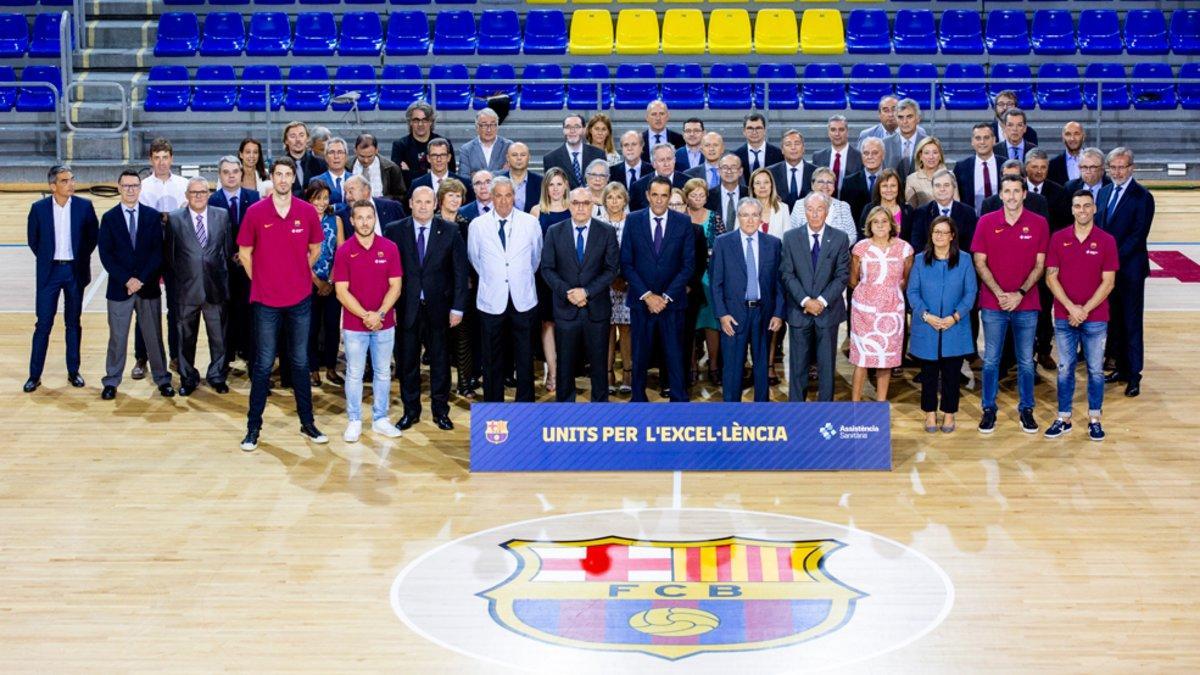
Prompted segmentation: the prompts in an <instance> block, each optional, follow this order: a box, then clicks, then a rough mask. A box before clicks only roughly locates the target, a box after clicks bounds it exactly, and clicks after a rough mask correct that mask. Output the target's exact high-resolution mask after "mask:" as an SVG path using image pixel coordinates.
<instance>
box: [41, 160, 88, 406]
mask: <svg viewBox="0 0 1200 675" xmlns="http://www.w3.org/2000/svg"><path fill="white" fill-rule="evenodd" d="M47 181H48V182H49V184H50V196H49V197H46V198H44V199H39V200H38V201H36V202H34V203H33V206H31V207H29V219H28V225H27V231H26V235H27V241H28V243H29V250H31V251H33V255H34V256H36V257H37V273H36V274H37V277H36V278H37V301H36V308H37V324H36V325H35V327H34V329H33V346H32V349H31V350H30V354H29V379H28V380H26V381H25V386H24V390H25V393H30V392H32V391H34V390H36V389H37V388H38V386H39V385H40V384H41V383H42V370H43V369H44V368H45V366H46V350H47V349H48V348H49V346H50V329H51V328H53V326H54V315H55V314H56V313H57V312H58V296H59V294H60V293H61V294H62V295H63V297H64V302H63V321H64V323H65V324H66V327H67V381H68V382H70V383H71V386H73V387H82V386H83V385H84V382H83V378H82V377H81V376H80V375H79V343H80V340H81V338H82V336H83V329H82V328H81V326H80V322H79V315H80V313H81V312H82V311H83V289H84V288H86V287H87V285H88V282H90V281H91V280H92V273H91V258H92V251H94V250H96V240H97V237H98V235H99V230H100V224H99V222H98V221H97V220H96V209H95V208H94V207H93V206H92V203H91V202H90V201H88V200H86V199H84V198H82V197H76V196H75V174H74V172H72V171H71V167H69V166H67V165H65V164H58V165H55V166H53V167H51V168H50V172H49V174H47Z"/></svg>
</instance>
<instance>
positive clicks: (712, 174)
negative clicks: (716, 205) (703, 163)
mask: <svg viewBox="0 0 1200 675" xmlns="http://www.w3.org/2000/svg"><path fill="white" fill-rule="evenodd" d="M720 182H721V178H720V177H719V176H718V175H717V170H716V169H715V168H713V167H711V166H710V167H708V187H710V188H715V187H717V184H718V183H720Z"/></svg>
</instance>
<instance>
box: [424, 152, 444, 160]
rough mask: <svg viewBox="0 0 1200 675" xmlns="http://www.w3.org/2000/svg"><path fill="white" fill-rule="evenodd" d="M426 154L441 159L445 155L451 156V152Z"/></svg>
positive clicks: (430, 157)
mask: <svg viewBox="0 0 1200 675" xmlns="http://www.w3.org/2000/svg"><path fill="white" fill-rule="evenodd" d="M425 156H426V157H428V158H429V159H441V158H443V157H449V156H450V153H448V152H430V153H426V155H425Z"/></svg>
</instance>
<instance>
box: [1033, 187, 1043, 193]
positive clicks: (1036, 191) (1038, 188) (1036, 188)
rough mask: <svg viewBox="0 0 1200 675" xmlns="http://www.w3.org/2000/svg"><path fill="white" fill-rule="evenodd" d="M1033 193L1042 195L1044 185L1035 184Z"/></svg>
mask: <svg viewBox="0 0 1200 675" xmlns="http://www.w3.org/2000/svg"><path fill="white" fill-rule="evenodd" d="M1033 194H1035V195H1040V194H1042V186H1041V185H1034V186H1033Z"/></svg>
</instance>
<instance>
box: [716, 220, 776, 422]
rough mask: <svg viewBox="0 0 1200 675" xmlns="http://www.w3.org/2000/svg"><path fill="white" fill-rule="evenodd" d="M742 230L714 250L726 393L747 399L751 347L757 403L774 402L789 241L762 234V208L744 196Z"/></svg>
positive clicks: (719, 241) (727, 397)
mask: <svg viewBox="0 0 1200 675" xmlns="http://www.w3.org/2000/svg"><path fill="white" fill-rule="evenodd" d="M737 219H738V229H737V230H734V231H732V232H726V233H725V234H722V235H721V236H719V237H717V241H716V244H715V245H714V246H713V262H712V274H711V276H710V278H711V280H712V296H713V314H715V315H716V316H717V318H718V319H719V320H720V322H721V354H722V356H723V358H724V364H725V365H724V368H723V369H722V373H721V390H722V391H723V392H724V395H725V400H726V401H727V402H734V401H740V400H742V365H743V364H744V363H745V361H746V347H747V346H749V347H750V356H751V358H752V359H753V361H754V364H753V365H754V400H755V401H769V400H770V392H769V390H768V388H767V386H768V382H767V365H768V364H769V362H770V359H769V358H768V356H767V345H768V343H769V341H770V340H769V338H768V336H767V333H768V331H769V332H771V333H774V332H776V331H778V330H779V329H780V328H782V327H783V292H782V289H781V288H780V287H779V263H780V261H781V260H782V258H783V242H782V240H780V239H779V238H778V237H771V236H767V235H765V234H763V233H762V232H761V227H762V222H763V219H762V204H759V203H758V200H757V199H752V198H750V197H746V198H743V199H742V200H741V201H740V202H738V207H737Z"/></svg>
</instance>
